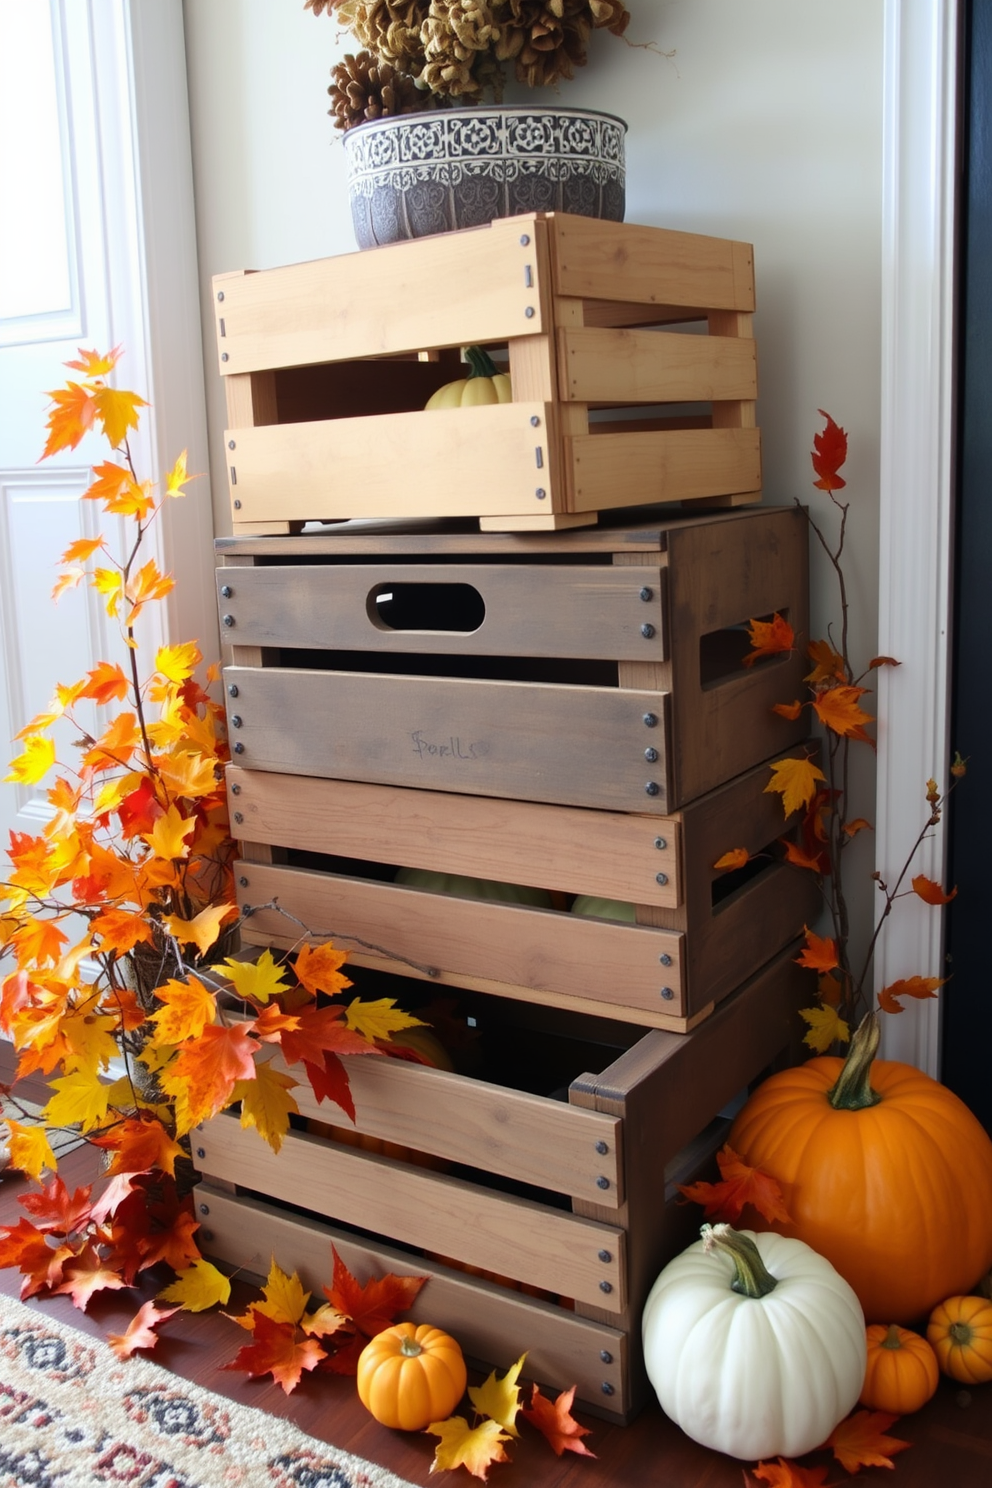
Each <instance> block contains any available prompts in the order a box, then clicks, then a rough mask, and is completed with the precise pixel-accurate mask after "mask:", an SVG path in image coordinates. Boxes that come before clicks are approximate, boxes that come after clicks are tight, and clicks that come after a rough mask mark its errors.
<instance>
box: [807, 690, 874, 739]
mask: <svg viewBox="0 0 992 1488" xmlns="http://www.w3.org/2000/svg"><path fill="white" fill-rule="evenodd" d="M866 691H867V688H864V687H848V686H842V687H827V688H825V689H824V691H823V692H820V693H818V694H817V696H816V697H815V698H814V699H813V708H814V710H815V712H816V716H817V718H819V720H820V722H821V723H824V724H826V726H827V728H829V729H832V730H833V732H834V733H835V734H840V735H841V736H842V737H846V738H851V739H863V740H864V742H865V743H866V744H871V746H872V748H874V746H875V741H874V739H872V738H871V736H870V735H869V734H866V733H865V728H864V726H865V724H866V723H871V722H872V718H873V715H872V714H871V713H866V712H865V711H864V709H863V708H862V707H861V706H860V705H859V703H858V698H860V697H864V695H865V693H866Z"/></svg>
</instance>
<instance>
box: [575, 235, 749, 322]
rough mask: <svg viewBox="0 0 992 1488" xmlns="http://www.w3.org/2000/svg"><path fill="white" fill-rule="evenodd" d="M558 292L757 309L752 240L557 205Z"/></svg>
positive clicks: (708, 306)
mask: <svg viewBox="0 0 992 1488" xmlns="http://www.w3.org/2000/svg"><path fill="white" fill-rule="evenodd" d="M549 221H550V226H551V229H552V231H551V254H552V265H553V272H554V284H555V292H556V294H562V295H577V296H579V297H580V298H583V299H586V298H589V299H599V300H624V301H632V302H633V303H635V304H638V303H640V304H646V305H651V304H664V305H684V306H690V307H693V306H700V305H705V306H706V307H707V309H711V310H753V309H754V264H753V253H752V250H751V246H750V244H748V243H738V242H734V241H732V240H730V239H727V238H711V237H703V236H701V235H699V234H698V233H683V232H675V231H672V230H670V229H667V228H657V227H637V226H634V225H633V224H630V223H620V222H598V221H596V220H594V219H593V218H591V217H576V216H572V215H565V214H561V213H556V214H555V215H554V216H552V217H551V218H550V219H549Z"/></svg>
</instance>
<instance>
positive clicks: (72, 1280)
mask: <svg viewBox="0 0 992 1488" xmlns="http://www.w3.org/2000/svg"><path fill="white" fill-rule="evenodd" d="M126 1285H127V1283H126V1282H125V1280H124V1278H123V1277H122V1276H120V1275H118V1273H117V1272H116V1271H114V1270H113V1269H112V1268H111V1267H110V1266H109V1265H108V1264H107V1262H106V1261H105V1260H104V1259H103V1257H102V1256H101V1255H100V1252H99V1251H98V1250H97V1248H96V1246H95V1245H94V1244H93V1242H92V1241H91V1240H87V1242H86V1244H85V1245H84V1246H83V1248H82V1250H81V1251H80V1252H79V1254H78V1255H75V1256H73V1258H72V1259H71V1260H68V1261H66V1263H65V1266H64V1268H63V1271H62V1281H61V1283H60V1284H59V1286H57V1287H53V1288H52V1295H53V1296H59V1295H60V1294H62V1293H66V1292H67V1293H68V1294H69V1296H70V1297H71V1298H72V1303H73V1306H74V1307H78V1308H79V1310H80V1312H85V1311H86V1309H87V1307H88V1306H89V1302H90V1298H91V1297H92V1296H93V1294H94V1292H108V1291H109V1292H116V1291H120V1290H121V1289H122V1288H123V1287H125V1286H126Z"/></svg>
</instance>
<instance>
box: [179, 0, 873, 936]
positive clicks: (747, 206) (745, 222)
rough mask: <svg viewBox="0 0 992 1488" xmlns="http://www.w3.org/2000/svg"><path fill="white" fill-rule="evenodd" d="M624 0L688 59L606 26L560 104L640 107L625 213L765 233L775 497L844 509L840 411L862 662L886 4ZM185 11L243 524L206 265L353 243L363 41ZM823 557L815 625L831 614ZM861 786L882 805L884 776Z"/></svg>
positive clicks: (212, 10) (217, 392)
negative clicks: (820, 473) (839, 491)
mask: <svg viewBox="0 0 992 1488" xmlns="http://www.w3.org/2000/svg"><path fill="white" fill-rule="evenodd" d="M628 3H629V7H630V9H631V11H632V15H633V21H632V24H631V27H630V31H629V36H630V39H631V40H633V41H653V42H654V43H656V45H657V47H658V48H659V49H661V50H663V51H666V52H673V53H674V55H673V56H671V57H670V58H668V57H665V56H662V55H659V53H658V52H655V51H651V50H644V49H637V48H632V47H629V46H627V45H625V43H624V42H623V41H622V40H618V39H616V38H614V37H612V36H609V35H608V34H605V33H603V34H599V35H596V36H594V37H593V38H592V45H591V48H590V55H591V59H592V60H591V63H590V65H589V67H587V68H586V69H585V70H584V71H583V72H581V73H579V74H578V75H577V77H576V78H575V80H574V81H573V82H572V83H571V84H565V85H564V86H563V88H562V90H561V99H562V101H563V102H565V103H575V104H582V105H588V106H589V107H593V108H600V109H605V110H607V111H609V112H612V113H617V114H620V115H621V116H622V117H623V118H625V119H626V120H627V121H628V123H629V126H630V129H629V135H628V147H627V148H628V179H627V218H628V220H629V221H631V222H640V223H645V224H648V225H651V226H663V227H677V228H684V229H687V230H690V231H694V232H703V233H713V234H717V235H720V236H727V237H735V238H743V239H746V240H748V241H750V242H753V244H754V246H755V265H756V274H757V285H758V304H759V311H758V315H757V317H756V334H757V337H758V353H759V369H760V385H761V398H760V403H759V409H758V413H759V421H760V424H761V428H762V437H763V447H764V468H765V489H766V495H767V499H768V500H770V501H772V502H775V503H787V502H791V501H792V500H793V498H795V497H799V498H800V499H802V500H803V501H809V502H810V504H811V506H812V507H813V509H814V512H815V513H817V514H822V515H823V519H824V521H826V522H827V523H831V522H832V516H831V514H830V513H829V511H828V507H829V503H827V502H826V501H825V498H823V497H822V496H821V494H820V493H819V492H816V491H814V490H813V488H812V484H811V480H812V474H811V467H810V463H809V450H810V448H811V444H812V437H813V433H814V431H815V430H816V429H818V428H819V426H820V420H819V418H818V415H817V409H819V408H824V409H827V410H828V411H829V412H830V413H832V414H833V416H834V417H835V418H836V419H837V420H838V422H839V423H841V424H842V425H844V427H845V428H846V429H847V430H848V432H849V434H850V438H851V458H850V461H849V466H848V475H849V489H848V492H846V493H845V494H849V495H850V496H851V499H852V516H851V521H850V527H849V553H848V557H847V561H846V569H847V575H848V582H849V588H850V591H851V597H852V601H853V611H852V635H853V637H855V645H854V650H855V660H856V662H860V661H864V660H867V659H868V658H869V657H871V656H872V655H874V654H875V644H874V637H875V632H876V618H875V617H876V605H877V574H878V541H877V532H878V468H879V451H878V441H879V417H880V403H879V376H880V350H879V347H880V289H881V282H880V273H881V222H882V217H881V210H882V201H881V160H882V134H881V130H882V22H883V7H882V3H881V0H628ZM185 19H186V47H187V59H188V68H189V91H190V106H191V111H192V132H193V162H194V177H195V189H196V210H197V223H198V242H199V254H200V275H201V293H202V295H203V304H204V315H203V322H204V326H205V328H206V335H207V337H208V338H211V339H210V340H209V341H208V344H207V346H206V348H205V363H206V368H207V394H208V407H209V422H210V431H211V437H212V462H211V463H212V469H213V475H214V480H213V485H214V490H215V492H216V493H217V495H216V497H215V500H216V502H217V528H218V531H228V530H229V513H228V508H227V496H226V490H227V485H226V479H225V476H224V460H223V454H222V450H221V434H222V431H223V428H224V408H223V398H222V391H221V387H220V379H219V377H218V376H217V374H216V370H215V368H216V359H215V350H214V347H213V344H212V336H213V330H212V327H213V314H212V307H211V305H210V303H209V298H208V296H209V282H210V276H211V275H212V274H214V273H217V272H220V271H223V270H230V269H240V268H268V267H271V266H273V265H276V264H283V263H292V262H298V261H301V260H304V259H309V258H319V257H323V256H325V255H331V254H338V253H347V252H352V251H355V245H354V239H353V237H352V232H351V222H350V216H349V211H348V205H347V197H346V188H345V180H344V162H343V152H342V149H341V145H340V137H339V135H338V133H337V131H336V130H335V129H334V128H333V126H332V124H331V121H330V119H329V118H328V116H327V112H326V110H327V106H328V102H329V100H328V98H327V95H326V87H327V84H328V81H329V71H330V68H331V66H332V64H333V63H334V62H335V61H336V60H337V59H338V57H339V56H341V55H343V53H344V52H345V51H347V50H349V49H351V50H354V49H355V45H354V42H353V41H351V40H350V39H349V38H348V37H347V36H344V37H342V39H341V40H340V41H338V40H337V33H338V27H337V23H336V22H335V21H334V20H332V19H329V18H328V17H327V16H322V17H319V18H318V17H315V16H313V15H312V14H311V13H310V12H309V11H305V10H304V8H303V0H185ZM520 96H521V97H524V96H525V95H524V94H520ZM529 96H530V97H533V96H534V95H533V94H530V95H529ZM831 530H832V529H831ZM818 559H819V555H818V554H816V553H814V564H815V571H814V606H815V614H814V621H813V632H814V634H816V635H818V634H820V633H821V632H822V630H823V626H824V625H825V623H826V620H827V619H828V618H829V617H831V616H832V615H834V614H835V613H836V607H835V590H834V588H833V586H832V583H831V579H830V574H829V571H828V570H827V568H826V565H825V564H824V563H823V562H822V561H818ZM866 752H867V751H865V753H866ZM865 764H866V765H868V764H869V762H868V761H867V760H866V761H865ZM856 794H857V800H856V802H855V804H856V805H857V809H858V811H861V812H863V813H864V814H865V815H867V816H872V814H873V800H872V795H871V785H870V773H869V772H867V771H866V774H865V778H864V780H863V781H862V782H861V783H860V785H859V786H858V787H857V792H856ZM865 835H867V834H865ZM865 865H866V868H867V872H866V873H865V880H866V881H867V876H868V872H870V865H869V864H868V863H867V858H866V859H865ZM856 876H857V879H858V881H860V874H858V875H856ZM866 889H867V882H866ZM864 898H865V906H864V910H865V912H866V913H867V912H868V911H869V910H870V894H869V893H867V892H866V894H865V896H864Z"/></svg>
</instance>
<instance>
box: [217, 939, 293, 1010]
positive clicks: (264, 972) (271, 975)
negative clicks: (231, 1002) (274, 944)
mask: <svg viewBox="0 0 992 1488" xmlns="http://www.w3.org/2000/svg"><path fill="white" fill-rule="evenodd" d="M221 967H222V968H223V970H224V971H225V972H226V973H227V975H228V977H229V978H230V980H231V982H232V984H233V986H234V990H235V992H236V993H237V994H238V996H239V997H244V998H247V999H250V1000H251V1001H252V1002H262V1003H265V1002H268V1000H269V998H270V997H275V996H277V994H278V993H280V992H288V991H289V987H290V984H289V982H287V981H285V980H284V978H283V972H284V970H285V967H283V966H279V965H277V963H276V962H275V961H274V960H273V959H272V952H271V951H270V950H269V949H268V947H266V949H265V950H264V951H263V952H262V954H261V955H260V956H259V957H258V959H257V960H256V961H238V960H236V959H235V958H234V957H233V956H229V957H228V959H227V960H226V961H222V962H221Z"/></svg>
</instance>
